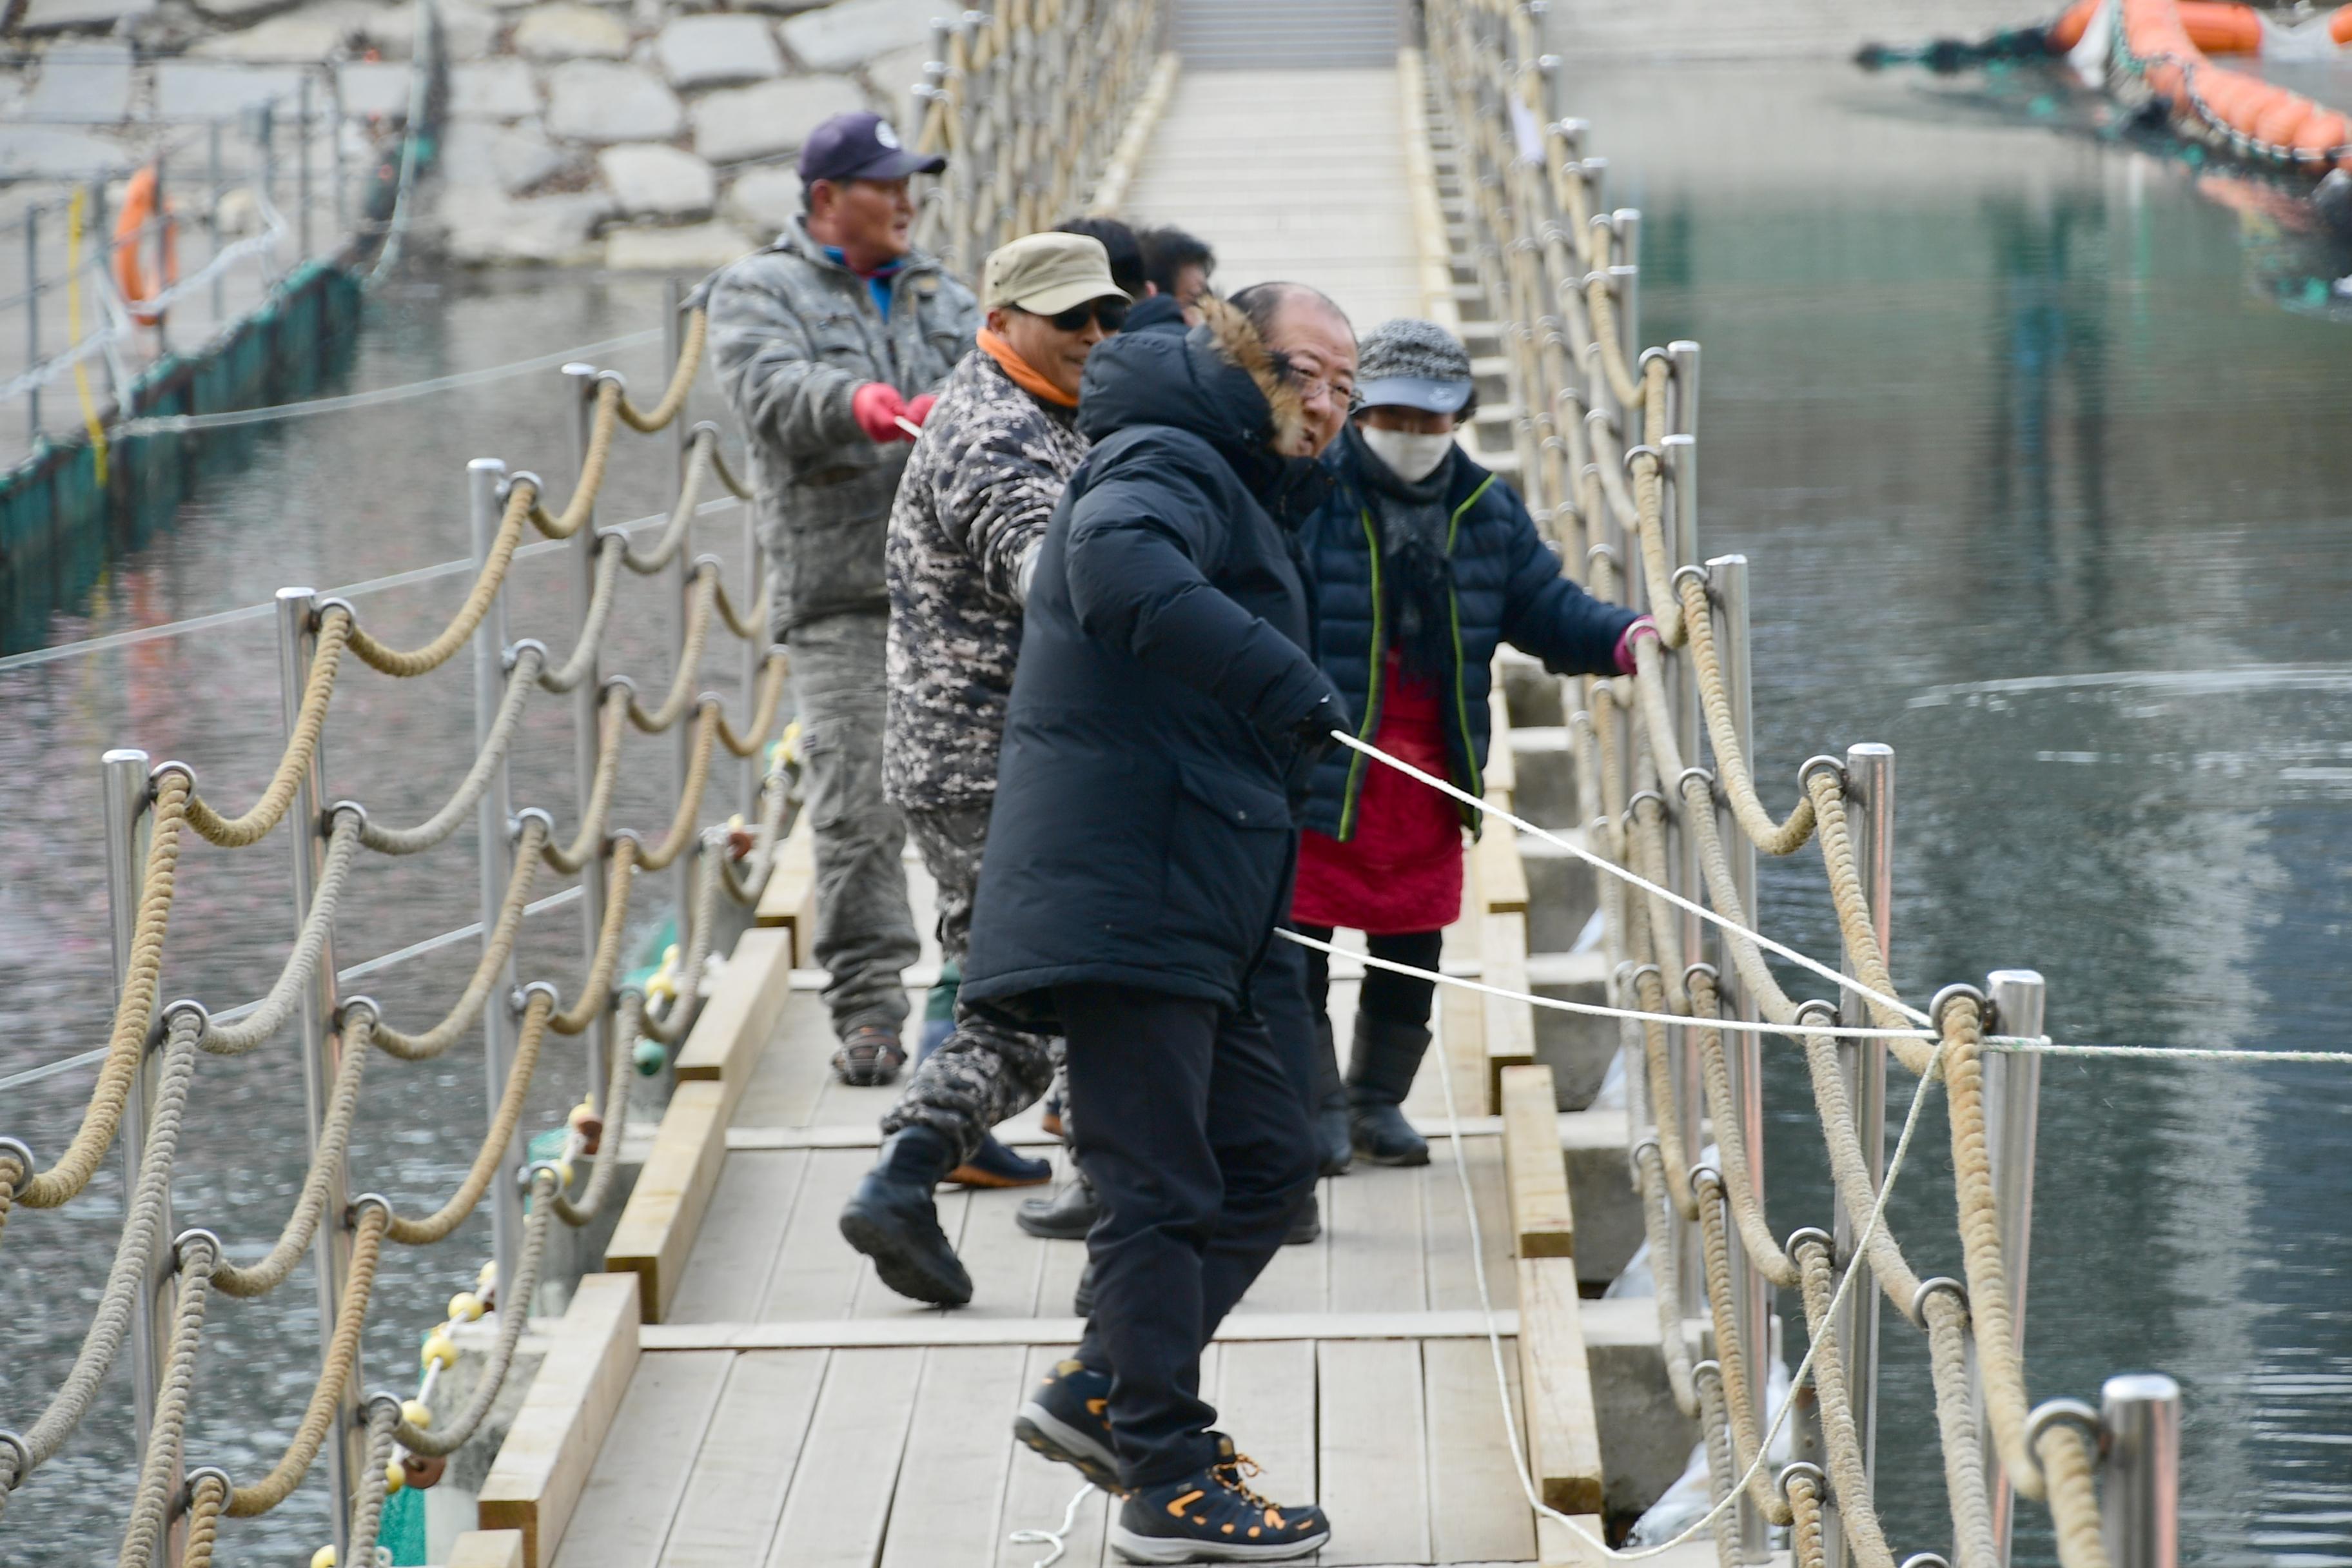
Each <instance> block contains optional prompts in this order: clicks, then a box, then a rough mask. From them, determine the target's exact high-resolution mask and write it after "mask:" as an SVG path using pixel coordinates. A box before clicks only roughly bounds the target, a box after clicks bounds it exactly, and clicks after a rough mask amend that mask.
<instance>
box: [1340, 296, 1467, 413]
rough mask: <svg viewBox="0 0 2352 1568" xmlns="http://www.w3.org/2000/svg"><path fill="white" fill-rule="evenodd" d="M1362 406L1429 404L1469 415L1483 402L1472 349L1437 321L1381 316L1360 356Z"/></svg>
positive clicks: (1435, 409) (1432, 410) (1359, 398)
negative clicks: (1475, 378)
mask: <svg viewBox="0 0 2352 1568" xmlns="http://www.w3.org/2000/svg"><path fill="white" fill-rule="evenodd" d="M1356 389H1357V403H1358V406H1360V407H1363V408H1378V407H1381V406H1382V405H1388V406H1391V407H1395V406H1402V407H1406V408H1420V409H1425V410H1427V411H1428V412H1430V413H1432V414H1451V415H1453V416H1454V417H1455V418H1456V419H1460V420H1467V419H1468V418H1469V417H1470V416H1471V413H1472V412H1473V411H1474V410H1475V409H1476V408H1477V406H1478V387H1477V384H1476V383H1475V382H1474V381H1473V380H1472V379H1471V376H1470V351H1469V350H1468V349H1466V348H1465V347H1463V346H1462V340H1461V339H1459V338H1457V337H1455V336H1454V334H1453V333H1452V332H1449V331H1446V330H1445V329H1444V327H1441V326H1439V325H1438V324H1437V323H1436V322H1435V321H1405V320H1400V321H1382V322H1381V324H1380V325H1379V326H1377V327H1375V328H1373V329H1372V331H1371V333H1370V336H1368V337H1366V338H1365V339H1364V341H1363V343H1362V344H1361V346H1360V348H1359V349H1358V350H1357V355H1356Z"/></svg>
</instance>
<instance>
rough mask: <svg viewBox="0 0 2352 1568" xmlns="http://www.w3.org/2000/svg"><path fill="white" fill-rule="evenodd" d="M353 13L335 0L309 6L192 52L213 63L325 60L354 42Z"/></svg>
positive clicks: (224, 35)
mask: <svg viewBox="0 0 2352 1568" xmlns="http://www.w3.org/2000/svg"><path fill="white" fill-rule="evenodd" d="M369 9H371V10H373V9H374V7H373V6H370V7H369ZM353 10H354V8H353V7H352V6H349V5H340V4H336V3H334V0H329V3H328V4H326V5H306V6H304V7H303V8H302V9H300V10H299V11H289V12H287V13H286V14H285V15H284V16H272V17H270V18H269V19H268V21H266V22H261V23H258V24H257V25H255V26H250V27H241V28H239V29H238V30H237V31H236V32H234V33H217V34H215V35H214V36H213V37H209V38H203V39H199V40H198V41H197V42H196V43H194V45H192V46H190V47H189V49H188V53H190V54H191V55H194V56H195V57H197V58H200V59H212V60H251V61H256V62H263V61H277V60H287V61H292V60H323V59H325V58H327V57H328V56H330V55H332V54H334V53H336V52H337V51H338V50H341V49H342V48H344V47H348V46H349V45H350V44H351V43H352V39H353V35H354V32H355V31H356V25H357V18H356V17H355V16H354V15H353Z"/></svg>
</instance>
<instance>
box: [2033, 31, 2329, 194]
mask: <svg viewBox="0 0 2352 1568" xmlns="http://www.w3.org/2000/svg"><path fill="white" fill-rule="evenodd" d="M2122 8H2123V27H2124V42H2125V45H2126V47H2128V48H2129V49H2130V51H2131V53H2132V56H2133V58H2136V59H2137V60H2139V61H2140V62H2141V64H2142V69H2143V71H2144V73H2145V76H2146V79H2147V85H2148V88H2149V89H2150V90H2151V91H2153V92H2154V93H2155V94H2156V95H2157V96H2158V98H2160V99H2162V100H2164V101H2165V102H2166V104H2168V106H2169V107H2170V108H2171V110H2172V111H2173V114H2174V116H2175V117H2176V118H2177V119H2179V120H2181V121H2186V122H2189V123H2190V124H2192V125H2197V126H2200V127H2210V129H2211V130H2213V131H2216V132H2221V134H2222V135H2224V136H2226V137H2228V138H2229V139H2230V141H2231V145H2232V146H2234V147H2237V148H2238V149H2239V150H2240V151H2242V152H2245V153H2251V154H2252V155H2254V156H2258V157H2263V158H2268V159H2270V160H2272V161H2273V162H2276V163H2298V164H2302V165H2305V166H2306V167H2308V166H2311V165H2314V164H2326V163H2334V164H2335V165H2336V166H2337V167H2339V168H2344V169H2352V125H2347V120H2346V117H2345V115H2344V114H2342V113H2341V112H2339V111H2338V110H2333V109H2329V108H2328V107H2326V105H2325V104H2320V103H2315V102H2313V101H2312V100H2310V99H2307V98H2305V97H2304V96H2303V95H2302V94H2301V93H2298V92H2293V91H2290V90H2288V89H2285V88H2283V87H2279V86H2276V85H2274V84H2273V83H2271V82H2266V81H2264V80H2263V79H2261V78H2260V77H2256V76H2251V75H2249V74H2247V73H2246V72H2244V71H2242V70H2233V69H2231V68H2230V67H2228V66H2223V65H2217V64H2215V63H2214V62H2213V61H2212V60H2211V59H2210V58H2208V55H2207V51H2208V50H2211V51H2213V52H2216V53H2236V54H2259V53H2260V52H2261V49H2262V32H2263V24H2262V18H2261V16H2259V15H2257V14H2256V13H2254V12H2253V11H2252V9H2251V8H2250V7H2247V6H2243V5H2225V4H2217V3H2215V0H2122ZM2096 9H2097V6H2096V5H2095V4H2086V5H2075V6H2074V7H2073V8H2071V9H2070V10H2069V11H2068V12H2067V14H2066V16H2064V17H2063V18H2062V19H2061V21H2060V23H2059V25H2058V27H2056V28H2053V31H2052V37H2053V40H2057V39H2059V38H2060V37H2061V35H2062V32H2063V30H2064V29H2066V28H2067V27H2068V26H2070V25H2071V26H2073V32H2074V38H2075V40H2076V41H2080V39H2081V37H2082V36H2083V31H2084V28H2085V27H2087V26H2088V25H2089V21H2090V16H2091V15H2092V14H2093V13H2095V11H2096ZM2078 14H2079V23H2078ZM2328 31H2329V36H2330V37H2334V38H2336V40H2337V41H2339V42H2341V41H2343V40H2344V39H2345V38H2346V37H2347V36H2352V5H2347V6H2345V7H2342V8H2340V9H2338V10H2337V11H2336V14H2335V16H2333V17H2332V18H2331V19H2330V21H2329V25H2328ZM2067 47H2072V45H2068V46H2067Z"/></svg>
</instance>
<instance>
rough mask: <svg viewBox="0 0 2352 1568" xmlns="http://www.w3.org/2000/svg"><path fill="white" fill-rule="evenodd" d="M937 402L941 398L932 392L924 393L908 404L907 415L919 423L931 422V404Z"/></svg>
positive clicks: (926, 423)
mask: <svg viewBox="0 0 2352 1568" xmlns="http://www.w3.org/2000/svg"><path fill="white" fill-rule="evenodd" d="M937 402H939V399H938V398H937V397H935V396H933V395H931V394H929V393H928V392H927V393H925V394H923V395H921V396H920V397H918V398H916V399H915V400H914V401H913V402H911V403H909V404H908V405H907V417H908V419H910V420H912V421H913V422H914V423H916V424H918V425H928V424H929V423H930V420H931V405H933V404H935V403H937Z"/></svg>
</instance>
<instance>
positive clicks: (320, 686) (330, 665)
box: [188, 605, 352, 849]
mask: <svg viewBox="0 0 2352 1568" xmlns="http://www.w3.org/2000/svg"><path fill="white" fill-rule="evenodd" d="M351 632H352V613H351V611H349V610H348V609H345V608H344V607H343V606H342V605H331V606H329V608H328V609H327V611H326V613H325V614H324V615H322V616H320V617H319V632H318V638H317V647H316V648H315V649H314V650H313V651H312V653H311V655H310V673H309V675H308V676H306V677H305V678H304V680H303V685H302V705H301V707H300V709H299V710H298V711H297V713H296V715H295V720H294V732H293V734H292V735H290V736H289V737H288V738H287V742H286V750H285V752H283V753H282V754H281V755H280V756H279V757H278V771H277V772H276V773H274V774H272V775H271V777H270V780H269V784H268V788H266V789H264V790H263V791H262V792H261V798H260V799H259V800H257V801H256V802H254V803H253V806H252V809H250V810H249V811H247V812H246V813H245V814H244V815H243V816H233V817H225V816H221V815H220V813H218V812H217V811H215V810H214V809H213V808H212V806H211V805H209V804H207V803H206V802H205V800H204V799H203V798H202V797H201V796H194V797H191V798H190V800H189V801H188V826H191V827H193V828H194V829H195V830H196V832H197V834H198V835H199V836H200V837H203V838H204V839H205V841H206V842H207V843H212V844H217V845H219V846H220V847H222V848H224V849H242V848H244V847H247V846H248V845H253V844H258V843H260V842H261V841H262V840H263V839H264V838H266V837H268V836H269V832H270V830H271V829H272V828H274V827H276V826H278V823H280V822H281V821H283V820H285V816H286V812H287V808H288V807H289V806H291V805H293V804H294V792H295V790H296V789H297V788H299V786H300V784H301V783H302V779H303V775H305V774H306V773H309V772H310V764H311V763H312V762H313V761H314V760H316V758H317V756H318V754H319V734H320V731H322V730H324V729H325V728H326V725H327V703H328V701H329V700H331V698H332V697H333V696H334V694H335V672H336V671H337V670H338V669H339V668H341V666H342V660H343V645H344V644H345V643H346V642H347V641H348V640H349V639H350V637H351Z"/></svg>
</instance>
